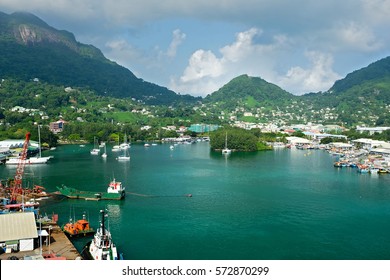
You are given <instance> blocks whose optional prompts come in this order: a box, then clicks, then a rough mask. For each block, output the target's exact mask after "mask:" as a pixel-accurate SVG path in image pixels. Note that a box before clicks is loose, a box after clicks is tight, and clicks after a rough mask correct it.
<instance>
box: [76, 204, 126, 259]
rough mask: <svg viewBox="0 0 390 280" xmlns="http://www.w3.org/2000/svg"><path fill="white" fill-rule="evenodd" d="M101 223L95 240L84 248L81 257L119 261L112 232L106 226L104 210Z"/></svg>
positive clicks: (101, 211)
mask: <svg viewBox="0 0 390 280" xmlns="http://www.w3.org/2000/svg"><path fill="white" fill-rule="evenodd" d="M100 214H101V221H100V227H99V228H98V229H97V231H96V233H95V235H94V237H93V239H92V240H91V241H89V242H88V243H87V245H85V246H84V248H83V250H82V252H81V255H82V257H83V258H84V259H86V260H118V259H119V256H118V251H117V248H116V246H115V244H114V243H113V242H112V237H111V233H110V231H109V230H108V229H107V228H106V226H105V220H104V218H105V217H106V215H105V212H104V210H100Z"/></svg>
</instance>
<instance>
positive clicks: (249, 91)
mask: <svg viewBox="0 0 390 280" xmlns="http://www.w3.org/2000/svg"><path fill="white" fill-rule="evenodd" d="M293 97H294V96H293V95H292V94H291V93H288V92H287V91H285V90H283V89H281V88H280V87H278V86H276V85H274V84H271V83H269V82H267V81H265V80H263V79H261V78H258V77H249V76H248V75H241V76H238V77H236V78H234V79H233V80H231V81H230V82H229V83H227V84H226V85H224V86H223V87H222V88H220V89H219V90H217V91H215V92H213V93H212V94H210V95H208V96H207V97H206V98H205V102H206V103H216V102H218V103H219V104H220V105H222V106H223V107H225V108H226V109H234V108H236V107H244V108H246V109H250V108H256V107H266V106H272V105H274V106H281V105H283V104H285V103H286V102H288V101H289V100H291V99H292V98H293Z"/></svg>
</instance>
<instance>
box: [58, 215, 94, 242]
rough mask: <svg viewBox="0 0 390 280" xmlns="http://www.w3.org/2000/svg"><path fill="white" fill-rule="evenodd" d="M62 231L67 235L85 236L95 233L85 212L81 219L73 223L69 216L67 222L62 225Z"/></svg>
mask: <svg viewBox="0 0 390 280" xmlns="http://www.w3.org/2000/svg"><path fill="white" fill-rule="evenodd" d="M62 231H63V232H64V233H65V234H66V235H67V236H69V237H76V236H87V235H90V234H94V233H95V230H94V229H93V228H91V227H90V226H89V222H88V220H87V218H86V215H85V213H84V214H83V218H82V219H81V220H77V221H76V222H74V223H73V220H72V218H70V219H69V223H67V224H65V225H64V226H63V227H62Z"/></svg>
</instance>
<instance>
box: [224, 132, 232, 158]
mask: <svg viewBox="0 0 390 280" xmlns="http://www.w3.org/2000/svg"><path fill="white" fill-rule="evenodd" d="M231 152H232V150H230V149H228V147H227V132H226V135H225V148H224V149H222V154H224V155H228V154H230V153H231Z"/></svg>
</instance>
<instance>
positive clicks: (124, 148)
mask: <svg viewBox="0 0 390 280" xmlns="http://www.w3.org/2000/svg"><path fill="white" fill-rule="evenodd" d="M123 138H124V139H123V141H124V142H123V143H121V144H120V145H119V147H120V149H121V150H127V149H129V148H130V144H129V143H127V135H126V133H125V136H124V137H123Z"/></svg>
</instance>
